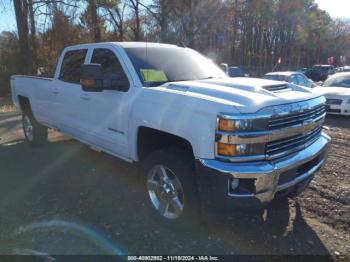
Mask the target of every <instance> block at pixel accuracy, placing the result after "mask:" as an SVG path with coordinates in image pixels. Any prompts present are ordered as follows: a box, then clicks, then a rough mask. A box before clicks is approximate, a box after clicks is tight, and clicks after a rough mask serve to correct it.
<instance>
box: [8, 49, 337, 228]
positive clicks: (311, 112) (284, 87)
mask: <svg viewBox="0 0 350 262" xmlns="http://www.w3.org/2000/svg"><path fill="white" fill-rule="evenodd" d="M11 87H12V97H13V101H14V103H15V104H16V106H17V107H18V108H19V109H20V110H21V112H22V114H23V129H24V133H25V137H26V140H27V141H28V142H29V144H31V145H33V146H37V145H40V144H42V143H43V142H45V141H47V129H48V128H52V129H55V130H59V131H61V132H63V133H65V134H68V135H69V136H71V137H73V138H76V139H77V140H79V141H81V142H82V143H85V144H87V145H89V146H91V147H92V148H93V149H95V150H98V151H102V152H106V153H109V154H111V155H114V156H116V157H118V158H121V159H124V160H126V161H128V162H130V163H139V167H140V174H141V175H142V179H143V181H144V193H145V196H146V198H147V203H148V204H149V206H150V209H151V210H152V212H153V213H154V214H155V215H156V216H158V217H159V218H160V219H161V220H163V221H164V222H167V223H170V224H172V223H178V222H180V221H183V220H184V219H186V218H188V216H191V215H192V214H194V213H197V212H198V211H199V210H202V208H203V207H209V208H220V210H222V209H234V208H244V207H248V208H251V207H254V208H256V207H262V206H264V205H266V204H267V203H269V202H271V200H273V199H274V198H275V197H277V196H281V197H286V196H293V195H295V194H298V193H299V192H301V191H302V190H303V189H305V188H306V186H307V185H308V184H309V183H310V181H311V179H312V178H313V175H314V173H315V172H316V171H318V170H319V169H320V168H321V166H322V165H323V164H324V162H325V159H326V157H327V152H328V149H329V145H330V141H331V139H330V137H329V136H327V135H326V134H325V133H323V131H322V124H323V121H324V117H325V98H324V97H323V96H321V95H319V94H317V93H315V92H313V91H312V90H310V89H306V88H303V87H300V86H296V85H293V84H288V83H285V82H276V81H270V80H264V79H253V78H236V79H232V78H228V77H227V76H226V75H225V74H224V72H223V71H221V69H219V68H218V67H217V66H216V65H215V64H214V63H212V62H211V61H210V60H209V59H207V58H205V57H204V56H202V55H200V54H199V53H197V52H196V51H194V50H191V49H188V48H183V47H178V46H173V45H166V44H156V43H97V44H84V45H77V46H71V47H68V48H66V49H65V50H64V51H63V53H62V55H61V57H60V59H59V62H58V65H57V68H56V72H55V75H54V77H53V78H43V77H36V76H20V75H18V76H13V77H12V78H11Z"/></svg>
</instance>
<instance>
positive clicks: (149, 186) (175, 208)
mask: <svg viewBox="0 0 350 262" xmlns="http://www.w3.org/2000/svg"><path fill="white" fill-rule="evenodd" d="M140 171H141V175H142V177H143V182H144V183H143V189H144V195H145V201H146V205H147V207H148V209H149V210H150V212H151V214H152V216H154V217H155V218H156V219H157V220H158V221H159V222H161V223H163V224H165V225H166V226H170V227H176V228H184V227H183V226H185V225H186V224H188V223H190V222H191V220H192V221H195V222H198V220H197V217H198V214H199V201H198V193H197V187H196V180H195V169H194V164H193V157H192V156H191V155H190V154H189V153H188V152H186V151H184V150H181V149H178V148H164V149H161V150H158V151H156V152H154V153H152V154H151V155H150V156H149V157H148V158H147V159H145V160H144V161H143V162H142V163H141V169H140Z"/></svg>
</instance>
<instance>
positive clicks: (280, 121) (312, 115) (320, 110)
mask: <svg viewBox="0 0 350 262" xmlns="http://www.w3.org/2000/svg"><path fill="white" fill-rule="evenodd" d="M325 112H326V106H325V105H324V104H322V105H318V106H316V107H314V108H311V109H307V110H305V111H303V112H298V113H291V114H286V115H283V116H277V117H273V118H271V119H270V120H269V130H273V129H281V128H287V127H292V126H295V125H302V124H303V123H305V122H306V121H308V122H314V121H317V120H318V119H319V118H322V117H324V115H325Z"/></svg>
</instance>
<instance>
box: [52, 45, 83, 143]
mask: <svg viewBox="0 0 350 262" xmlns="http://www.w3.org/2000/svg"><path fill="white" fill-rule="evenodd" d="M87 53H88V49H76V50H68V51H66V52H65V54H64V57H63V60H62V63H61V68H60V71H59V75H58V80H57V86H56V87H55V88H54V93H55V96H56V97H55V99H54V100H55V105H54V110H55V111H56V113H55V114H57V115H58V123H57V125H58V126H57V128H59V129H61V130H62V131H64V132H65V133H68V134H71V135H73V136H75V137H81V136H83V135H84V129H85V124H84V123H83V119H84V118H85V117H84V114H85V113H86V112H84V111H81V110H80V106H79V103H81V102H82V100H83V98H84V97H83V95H84V94H83V90H82V88H81V85H80V70H81V66H82V65H83V64H84V62H85V59H86V57H87Z"/></svg>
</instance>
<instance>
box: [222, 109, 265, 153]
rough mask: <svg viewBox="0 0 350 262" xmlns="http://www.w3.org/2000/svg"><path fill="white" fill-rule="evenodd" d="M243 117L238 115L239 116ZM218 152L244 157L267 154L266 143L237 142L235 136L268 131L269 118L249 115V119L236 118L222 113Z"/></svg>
mask: <svg viewBox="0 0 350 262" xmlns="http://www.w3.org/2000/svg"><path fill="white" fill-rule="evenodd" d="M239 117H241V115H240V116H238V117H237V118H239ZM217 129H218V131H219V132H221V133H218V134H217V136H218V137H217V140H216V141H217V143H216V153H217V155H218V156H223V157H244V156H248V157H249V156H258V155H265V146H266V144H265V143H259V144H242V143H239V142H238V143H235V140H234V139H232V138H235V137H237V136H239V135H240V134H242V133H244V134H245V135H248V136H249V133H254V132H257V131H266V130H267V129H268V119H266V118H259V117H257V118H255V116H253V117H252V115H250V117H249V116H248V117H247V119H235V116H234V115H220V116H219V118H218V127H217Z"/></svg>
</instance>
